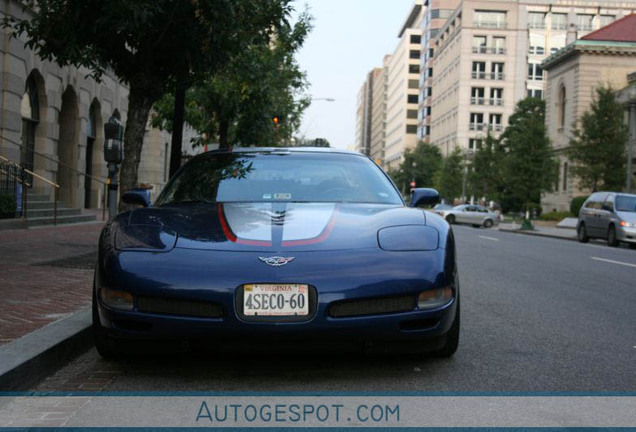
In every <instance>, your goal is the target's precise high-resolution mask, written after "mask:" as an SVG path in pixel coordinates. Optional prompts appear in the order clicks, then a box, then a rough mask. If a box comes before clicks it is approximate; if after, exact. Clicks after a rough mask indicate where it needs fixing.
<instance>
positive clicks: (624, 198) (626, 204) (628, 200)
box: [616, 195, 636, 213]
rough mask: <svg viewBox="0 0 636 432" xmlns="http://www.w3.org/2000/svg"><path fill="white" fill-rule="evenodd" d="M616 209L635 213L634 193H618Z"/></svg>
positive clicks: (635, 198) (635, 197) (635, 201)
mask: <svg viewBox="0 0 636 432" xmlns="http://www.w3.org/2000/svg"><path fill="white" fill-rule="evenodd" d="M616 211H621V212H632V213H636V195H618V196H617V197H616Z"/></svg>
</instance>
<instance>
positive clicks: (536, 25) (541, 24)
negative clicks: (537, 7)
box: [528, 12, 545, 29]
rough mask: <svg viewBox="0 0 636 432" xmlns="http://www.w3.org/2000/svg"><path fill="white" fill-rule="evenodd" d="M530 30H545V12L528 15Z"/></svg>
mask: <svg viewBox="0 0 636 432" xmlns="http://www.w3.org/2000/svg"><path fill="white" fill-rule="evenodd" d="M528 28H531V29H544V28H545V14H544V13H543V12H530V13H529V14H528Z"/></svg>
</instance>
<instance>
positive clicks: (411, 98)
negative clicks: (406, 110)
mask: <svg viewBox="0 0 636 432" xmlns="http://www.w3.org/2000/svg"><path fill="white" fill-rule="evenodd" d="M406 101H407V102H408V103H410V104H416V103H417V95H416V94H415V95H412V94H410V95H407V96H406Z"/></svg>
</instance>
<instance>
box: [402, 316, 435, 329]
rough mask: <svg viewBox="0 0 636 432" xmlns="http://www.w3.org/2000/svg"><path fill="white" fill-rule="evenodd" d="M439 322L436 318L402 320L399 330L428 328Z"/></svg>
mask: <svg viewBox="0 0 636 432" xmlns="http://www.w3.org/2000/svg"><path fill="white" fill-rule="evenodd" d="M438 323H439V320H436V319H423V320H411V321H402V322H401V323H400V330H407V331H409V330H430V329H432V328H433V327H435V326H436V325H437V324H438Z"/></svg>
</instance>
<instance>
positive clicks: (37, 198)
mask: <svg viewBox="0 0 636 432" xmlns="http://www.w3.org/2000/svg"><path fill="white" fill-rule="evenodd" d="M27 200H28V201H29V202H33V201H50V200H51V197H50V196H48V195H39V194H27Z"/></svg>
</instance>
